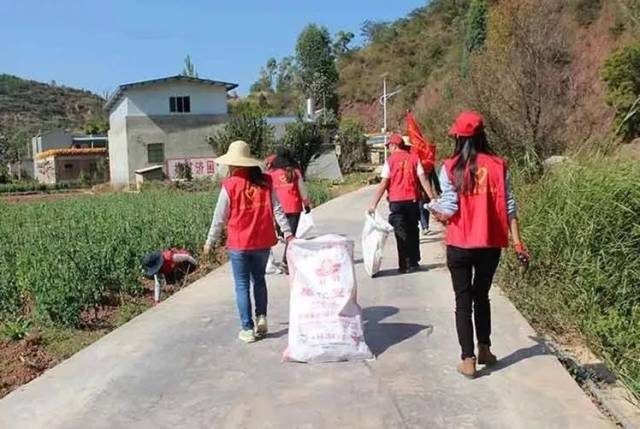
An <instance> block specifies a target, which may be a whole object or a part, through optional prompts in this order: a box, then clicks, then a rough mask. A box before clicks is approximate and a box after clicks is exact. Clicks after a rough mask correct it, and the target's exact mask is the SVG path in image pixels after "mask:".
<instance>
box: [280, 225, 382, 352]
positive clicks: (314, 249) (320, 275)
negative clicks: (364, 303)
mask: <svg viewBox="0 0 640 429" xmlns="http://www.w3.org/2000/svg"><path fill="white" fill-rule="evenodd" d="M287 260H288V262H289V281H290V284H291V299H290V303H289V306H290V309H289V345H288V347H287V350H285V352H284V355H283V359H284V360H286V361H293V362H336V361H343V360H357V359H371V358H373V355H372V354H371V351H370V350H369V347H368V346H367V344H366V343H365V339H364V330H363V326H362V309H361V308H360V306H359V305H358V303H357V299H356V298H357V287H356V278H355V272H354V267H353V265H354V264H353V241H351V240H348V239H346V238H344V237H342V236H339V235H323V236H320V237H317V238H314V239H312V240H293V241H291V242H290V243H289V249H288V251H287Z"/></svg>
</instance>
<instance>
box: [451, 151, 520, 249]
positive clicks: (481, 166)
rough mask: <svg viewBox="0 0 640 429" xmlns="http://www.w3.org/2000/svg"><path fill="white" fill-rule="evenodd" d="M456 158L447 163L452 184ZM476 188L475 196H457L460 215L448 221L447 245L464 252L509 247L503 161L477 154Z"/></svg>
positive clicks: (505, 168)
mask: <svg viewBox="0 0 640 429" xmlns="http://www.w3.org/2000/svg"><path fill="white" fill-rule="evenodd" d="M454 163H455V158H450V159H448V160H446V161H445V162H444V168H445V169H446V170H445V171H446V172H447V174H448V175H449V180H450V181H451V183H453V184H454V185H456V187H457V188H458V189H460V186H459V185H458V184H456V183H455V175H454V173H453V165H454ZM477 165H478V167H477V173H476V187H475V189H474V190H473V192H472V193H469V194H466V195H462V194H460V193H458V212H457V213H456V214H455V215H453V216H452V217H451V218H450V219H449V224H448V226H447V240H446V242H447V244H448V245H451V246H456V247H462V248H465V249H475V248H483V247H508V246H509V220H508V216H507V200H506V190H505V175H506V173H507V166H506V163H505V161H504V160H503V159H502V158H499V157H497V156H491V155H486V154H478V158H477Z"/></svg>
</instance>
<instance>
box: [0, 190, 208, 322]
mask: <svg viewBox="0 0 640 429" xmlns="http://www.w3.org/2000/svg"><path fill="white" fill-rule="evenodd" d="M214 202H215V195H214V194H212V193H193V194H186V193H182V192H176V191H164V192H153V191H150V192H145V193H143V194H140V195H135V194H110V195H100V196H95V197H92V198H82V199H75V200H64V201H53V202H48V203H44V204H20V205H0V215H1V216H2V219H3V222H2V223H0V233H1V234H2V236H3V240H2V241H1V242H0V318H1V320H15V319H16V318H17V317H19V316H21V315H22V313H23V312H26V313H31V312H32V311H33V312H34V316H35V317H36V318H38V319H40V320H43V321H45V322H47V321H48V322H53V323H55V324H61V325H65V326H78V325H80V324H81V314H82V313H83V312H85V311H86V310H90V309H92V308H96V307H98V306H100V305H104V304H111V303H114V302H116V301H117V300H119V299H120V297H121V295H127V294H128V295H136V294H139V293H140V292H141V286H140V282H139V278H140V275H141V266H140V258H141V257H142V255H143V254H144V253H146V252H149V251H152V250H157V249H160V248H165V247H185V248H187V249H190V250H192V251H197V249H199V248H200V245H201V244H202V242H203V240H204V239H205V237H206V233H207V229H208V227H209V223H210V221H211V215H212V211H213V206H214Z"/></svg>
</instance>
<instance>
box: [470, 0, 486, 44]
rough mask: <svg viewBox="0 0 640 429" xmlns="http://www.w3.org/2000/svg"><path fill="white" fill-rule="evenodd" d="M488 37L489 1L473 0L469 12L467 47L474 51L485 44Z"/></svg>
mask: <svg viewBox="0 0 640 429" xmlns="http://www.w3.org/2000/svg"><path fill="white" fill-rule="evenodd" d="M486 38H487V3H486V2H485V0H471V3H470V4H469V12H468V13H467V37H466V40H465V48H466V50H467V52H473V51H475V50H476V49H479V48H481V47H482V46H484V41H485V39H486Z"/></svg>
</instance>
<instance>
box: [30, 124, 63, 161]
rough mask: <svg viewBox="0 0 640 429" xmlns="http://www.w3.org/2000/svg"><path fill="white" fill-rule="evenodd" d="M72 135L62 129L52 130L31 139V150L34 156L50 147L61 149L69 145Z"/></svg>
mask: <svg viewBox="0 0 640 429" xmlns="http://www.w3.org/2000/svg"><path fill="white" fill-rule="evenodd" d="M71 144H72V136H71V134H69V133H67V132H66V131H64V130H54V131H49V132H48V133H45V134H42V135H39V136H36V137H34V138H33V139H31V150H32V152H31V153H32V154H33V155H34V156H35V155H36V154H38V153H40V152H44V151H46V150H50V149H63V148H67V147H71Z"/></svg>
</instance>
